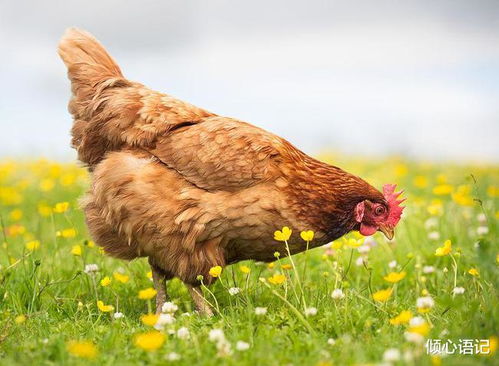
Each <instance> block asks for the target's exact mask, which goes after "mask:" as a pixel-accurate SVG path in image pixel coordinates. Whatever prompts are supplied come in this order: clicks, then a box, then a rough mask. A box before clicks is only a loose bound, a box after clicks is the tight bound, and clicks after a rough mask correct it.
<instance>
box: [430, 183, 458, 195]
mask: <svg viewBox="0 0 499 366" xmlns="http://www.w3.org/2000/svg"><path fill="white" fill-rule="evenodd" d="M453 190H454V187H452V186H451V185H450V184H445V183H444V184H439V185H438V186H435V187H433V194H436V195H438V196H443V195H446V194H451V193H452V191H453Z"/></svg>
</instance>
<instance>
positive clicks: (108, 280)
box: [100, 276, 111, 287]
mask: <svg viewBox="0 0 499 366" xmlns="http://www.w3.org/2000/svg"><path fill="white" fill-rule="evenodd" d="M110 284H111V278H109V277H108V276H106V277H104V278H103V279H102V280H100V285H101V286H102V287H106V286H109V285H110Z"/></svg>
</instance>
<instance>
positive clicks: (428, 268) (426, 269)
mask: <svg viewBox="0 0 499 366" xmlns="http://www.w3.org/2000/svg"><path fill="white" fill-rule="evenodd" d="M433 272H435V267H433V266H424V267H423V273H426V274H428V273H433Z"/></svg>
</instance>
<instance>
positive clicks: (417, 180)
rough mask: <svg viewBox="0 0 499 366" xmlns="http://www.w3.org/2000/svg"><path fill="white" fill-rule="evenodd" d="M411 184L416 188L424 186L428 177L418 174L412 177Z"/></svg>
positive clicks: (426, 184)
mask: <svg viewBox="0 0 499 366" xmlns="http://www.w3.org/2000/svg"><path fill="white" fill-rule="evenodd" d="M413 184H414V185H415V186H416V187H418V188H425V187H427V186H428V178H426V177H425V176H423V175H418V176H416V177H415V178H414V181H413Z"/></svg>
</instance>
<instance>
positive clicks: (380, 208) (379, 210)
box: [374, 206, 385, 216]
mask: <svg viewBox="0 0 499 366" xmlns="http://www.w3.org/2000/svg"><path fill="white" fill-rule="evenodd" d="M374 213H375V214H376V215H378V216H379V215H383V214H384V213H385V208H384V207H383V206H378V207H376V209H375V210H374Z"/></svg>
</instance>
